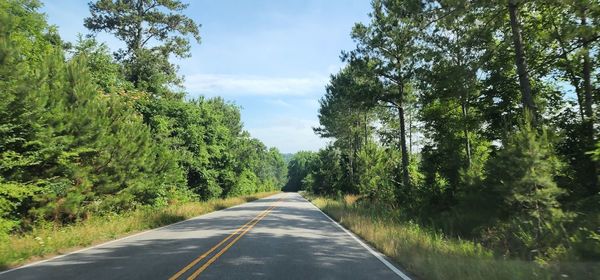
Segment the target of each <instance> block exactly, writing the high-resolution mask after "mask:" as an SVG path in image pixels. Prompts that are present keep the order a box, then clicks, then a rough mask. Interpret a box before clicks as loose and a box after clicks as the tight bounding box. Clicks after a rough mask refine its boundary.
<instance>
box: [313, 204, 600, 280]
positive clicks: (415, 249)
mask: <svg viewBox="0 0 600 280" xmlns="http://www.w3.org/2000/svg"><path fill="white" fill-rule="evenodd" d="M308 198H309V199H310V200H311V201H312V203H313V204H315V205H316V206H317V207H319V208H320V209H321V210H323V211H324V212H325V213H327V214H328V215H329V216H331V217H332V218H334V219H335V220H337V221H339V222H340V223H341V224H343V225H344V226H345V227H346V228H348V229H350V230H351V231H353V232H354V233H356V234H357V235H359V236H360V237H362V238H363V239H364V240H366V241H367V242H369V243H370V244H371V245H373V246H374V247H375V248H377V249H378V250H380V251H381V252H382V253H384V254H385V255H387V256H389V257H391V258H392V259H393V260H395V261H396V262H397V263H399V264H400V265H401V267H402V268H403V269H405V270H407V271H408V272H410V273H411V274H413V275H415V276H416V278H418V279H490V280H491V279H600V265H599V264H598V263H575V262H561V263H546V264H539V263H536V262H530V261H524V260H516V259H505V258H499V257H496V256H495V255H494V253H493V252H492V251H491V250H489V249H487V248H484V247H483V246H481V245H480V244H478V243H476V242H473V241H469V240H460V239H455V238H449V237H447V236H444V234H442V233H441V232H436V231H432V230H428V229H426V228H423V227H422V226H420V225H417V224H415V223H412V222H408V221H402V220H400V219H398V218H396V217H398V216H399V215H396V214H395V213H393V212H394V211H398V210H389V209H385V210H384V209H383V208H378V207H376V206H372V205H370V206H366V205H365V204H363V203H356V200H357V198H356V197H352V196H346V197H344V198H338V199H332V198H325V197H311V196H308Z"/></svg>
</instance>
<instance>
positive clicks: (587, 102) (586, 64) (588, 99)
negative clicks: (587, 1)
mask: <svg viewBox="0 0 600 280" xmlns="http://www.w3.org/2000/svg"><path fill="white" fill-rule="evenodd" d="M586 25H587V16H586V8H585V7H583V8H582V10H581V26H582V27H585V26H586ZM581 39H582V40H583V42H584V43H583V69H582V70H583V71H582V72H583V73H582V74H583V99H584V113H585V121H584V125H585V129H586V132H587V138H588V139H587V141H588V144H589V148H590V150H591V149H593V148H594V144H595V141H594V111H593V110H592V103H593V100H592V90H593V89H592V75H591V73H592V62H591V60H590V49H589V44H590V43H589V40H588V38H586V36H583V38H581ZM590 165H591V166H590V171H591V182H590V193H592V194H595V193H597V192H598V191H597V188H598V175H597V163H596V162H595V161H593V160H592V161H591V162H590Z"/></svg>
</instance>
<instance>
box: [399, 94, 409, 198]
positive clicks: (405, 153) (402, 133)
mask: <svg viewBox="0 0 600 280" xmlns="http://www.w3.org/2000/svg"><path fill="white" fill-rule="evenodd" d="M403 106H404V105H403V104H402V101H400V104H399V106H398V116H399V118H400V147H401V150H402V184H403V185H404V186H405V187H407V186H408V185H409V184H410V177H409V176H408V163H409V158H408V157H409V155H408V150H407V148H406V126H405V123H404V107H403Z"/></svg>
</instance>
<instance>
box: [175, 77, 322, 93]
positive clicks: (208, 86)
mask: <svg viewBox="0 0 600 280" xmlns="http://www.w3.org/2000/svg"><path fill="white" fill-rule="evenodd" d="M326 83H327V78H326V77H318V76H314V77H304V78H280V77H266V76H251V75H220V74H194V75H190V76H187V77H186V82H185V87H186V88H187V89H188V90H189V91H190V92H191V93H193V94H206V95H213V94H216V95H223V96H242V95H249V96H256V95H260V96H305V95H311V94H314V93H316V92H321V91H323V90H324V89H323V88H324V86H325V84H326Z"/></svg>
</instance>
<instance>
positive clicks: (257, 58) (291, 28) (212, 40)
mask: <svg viewBox="0 0 600 280" xmlns="http://www.w3.org/2000/svg"><path fill="white" fill-rule="evenodd" d="M87 2H88V1H84V0H56V1H49V0H46V1H44V7H43V8H42V12H44V13H46V15H47V19H48V21H49V22H50V24H54V25H56V26H58V29H59V32H60V34H61V37H62V38H63V39H64V40H67V41H71V42H74V41H75V40H76V38H77V34H88V33H89V32H88V31H87V30H86V29H85V27H84V26H83V19H84V18H85V17H87V16H89V10H88V6H87ZM184 2H187V3H189V7H188V9H187V10H186V11H185V14H186V15H187V16H188V17H190V18H192V19H193V20H195V21H196V22H197V23H199V24H201V25H202V27H201V28H200V33H201V37H202V42H201V44H193V46H192V48H191V54H192V57H191V58H187V59H185V60H177V61H173V62H175V63H177V64H179V65H180V67H181V68H180V74H182V75H183V76H184V77H185V83H184V85H185V87H186V91H187V92H188V96H187V97H188V98H194V97H197V96H200V95H204V96H207V97H213V96H222V97H223V98H225V99H226V100H228V101H231V102H233V103H235V104H237V105H238V106H240V107H241V115H242V122H243V123H244V127H245V129H246V130H248V131H249V132H250V134H251V135H252V136H253V137H255V138H258V139H260V140H261V141H262V142H263V143H265V144H266V145H267V146H269V147H277V148H278V149H279V150H280V151H281V152H283V153H294V152H297V151H300V150H313V151H315V150H318V149H319V148H322V147H324V146H325V145H326V143H327V141H328V140H327V139H321V138H319V137H318V136H317V135H315V134H314V133H313V130H312V128H313V127H316V126H318V124H319V122H318V117H317V114H318V109H319V102H318V101H319V98H320V97H321V96H323V95H324V93H325V86H326V84H327V81H328V79H329V75H330V74H333V73H336V72H337V71H339V69H340V67H342V65H343V64H342V63H341V62H340V59H339V55H340V52H341V51H342V50H351V49H353V47H354V45H355V44H354V43H353V41H352V40H351V38H350V31H351V29H352V26H353V25H354V23H355V22H359V21H362V22H365V21H367V19H368V17H367V13H368V12H369V10H370V4H369V3H370V1H369V0H285V1H282V0H251V1H249V0H236V1H234V0H194V1H191V0H190V1H184ZM97 38H98V39H99V40H100V41H103V42H105V43H106V44H107V45H108V46H109V47H110V48H111V49H113V50H116V49H118V48H120V47H122V44H121V43H120V42H119V41H117V40H116V39H115V38H114V37H112V35H110V34H98V36H97Z"/></svg>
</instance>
